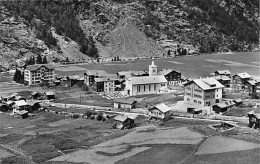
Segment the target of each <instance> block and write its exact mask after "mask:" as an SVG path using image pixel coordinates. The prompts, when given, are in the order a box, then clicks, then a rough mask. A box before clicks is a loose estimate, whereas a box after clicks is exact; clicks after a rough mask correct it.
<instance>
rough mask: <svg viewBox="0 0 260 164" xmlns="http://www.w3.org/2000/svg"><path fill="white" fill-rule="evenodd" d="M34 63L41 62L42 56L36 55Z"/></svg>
mask: <svg viewBox="0 0 260 164" xmlns="http://www.w3.org/2000/svg"><path fill="white" fill-rule="evenodd" d="M36 63H37V64H42V57H41V55H40V54H38V56H37V59H36Z"/></svg>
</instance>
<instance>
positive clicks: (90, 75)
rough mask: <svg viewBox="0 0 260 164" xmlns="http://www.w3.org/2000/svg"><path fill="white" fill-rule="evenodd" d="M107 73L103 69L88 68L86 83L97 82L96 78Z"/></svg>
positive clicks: (85, 74)
mask: <svg viewBox="0 0 260 164" xmlns="http://www.w3.org/2000/svg"><path fill="white" fill-rule="evenodd" d="M105 74H106V72H105V71H103V70H88V71H86V72H85V73H84V83H85V84H86V85H87V86H89V85H91V84H94V83H95V78H98V77H102V76H104V75H105Z"/></svg>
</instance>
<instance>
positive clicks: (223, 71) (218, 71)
mask: <svg viewBox="0 0 260 164" xmlns="http://www.w3.org/2000/svg"><path fill="white" fill-rule="evenodd" d="M214 73H215V76H219V75H222V76H227V77H229V78H231V73H230V72H229V70H217V71H215V72H214Z"/></svg>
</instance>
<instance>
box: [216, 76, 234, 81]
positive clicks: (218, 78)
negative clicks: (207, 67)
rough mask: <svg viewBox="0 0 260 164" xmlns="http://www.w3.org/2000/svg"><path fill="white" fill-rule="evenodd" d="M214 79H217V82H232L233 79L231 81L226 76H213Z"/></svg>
mask: <svg viewBox="0 0 260 164" xmlns="http://www.w3.org/2000/svg"><path fill="white" fill-rule="evenodd" d="M213 78H215V79H216V80H224V81H228V80H231V79H230V78H229V77H228V76H226V75H218V76H213Z"/></svg>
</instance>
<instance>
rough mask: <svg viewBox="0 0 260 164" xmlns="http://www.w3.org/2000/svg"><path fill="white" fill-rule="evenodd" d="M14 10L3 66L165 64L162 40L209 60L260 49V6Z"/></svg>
mask: <svg viewBox="0 0 260 164" xmlns="http://www.w3.org/2000/svg"><path fill="white" fill-rule="evenodd" d="M10 3H11V2H10ZM10 3H8V2H5V3H0V4H1V5H0V6H1V15H0V22H1V26H0V32H1V33H0V36H1V38H0V47H1V50H0V58H1V59H3V60H1V62H2V64H3V63H5V64H6V63H8V62H9V63H10V62H14V61H17V59H19V60H20V59H23V58H24V59H25V58H27V57H28V56H30V55H36V54H38V53H40V54H42V55H47V56H48V59H49V61H53V60H54V61H58V60H65V58H67V57H68V58H69V59H70V60H72V59H73V60H74V61H87V60H89V58H90V57H94V58H96V57H97V56H98V55H99V56H100V57H102V58H112V57H115V56H121V57H139V56H160V55H162V53H163V51H164V50H163V48H162V47H160V45H158V44H156V41H157V40H158V39H161V38H165V39H171V40H173V41H174V42H175V43H176V44H189V45H193V46H195V47H197V48H199V50H200V51H201V52H216V51H222V50H225V49H229V50H233V51H243V50H248V49H251V48H252V47H254V46H256V45H257V44H259V14H258V11H259V1H256V0H160V1H159V0H126V1H120V0H89V1H82V0H77V1H74V0H73V1H72V0H64V1H50V2H48V1H42V2H37V3H35V2H34V1H29V0H28V1H19V3H18V2H16V3H14V4H10ZM17 4H19V5H17ZM34 8H35V9H34ZM20 11H23V12H20ZM41 29H44V30H41Z"/></svg>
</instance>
